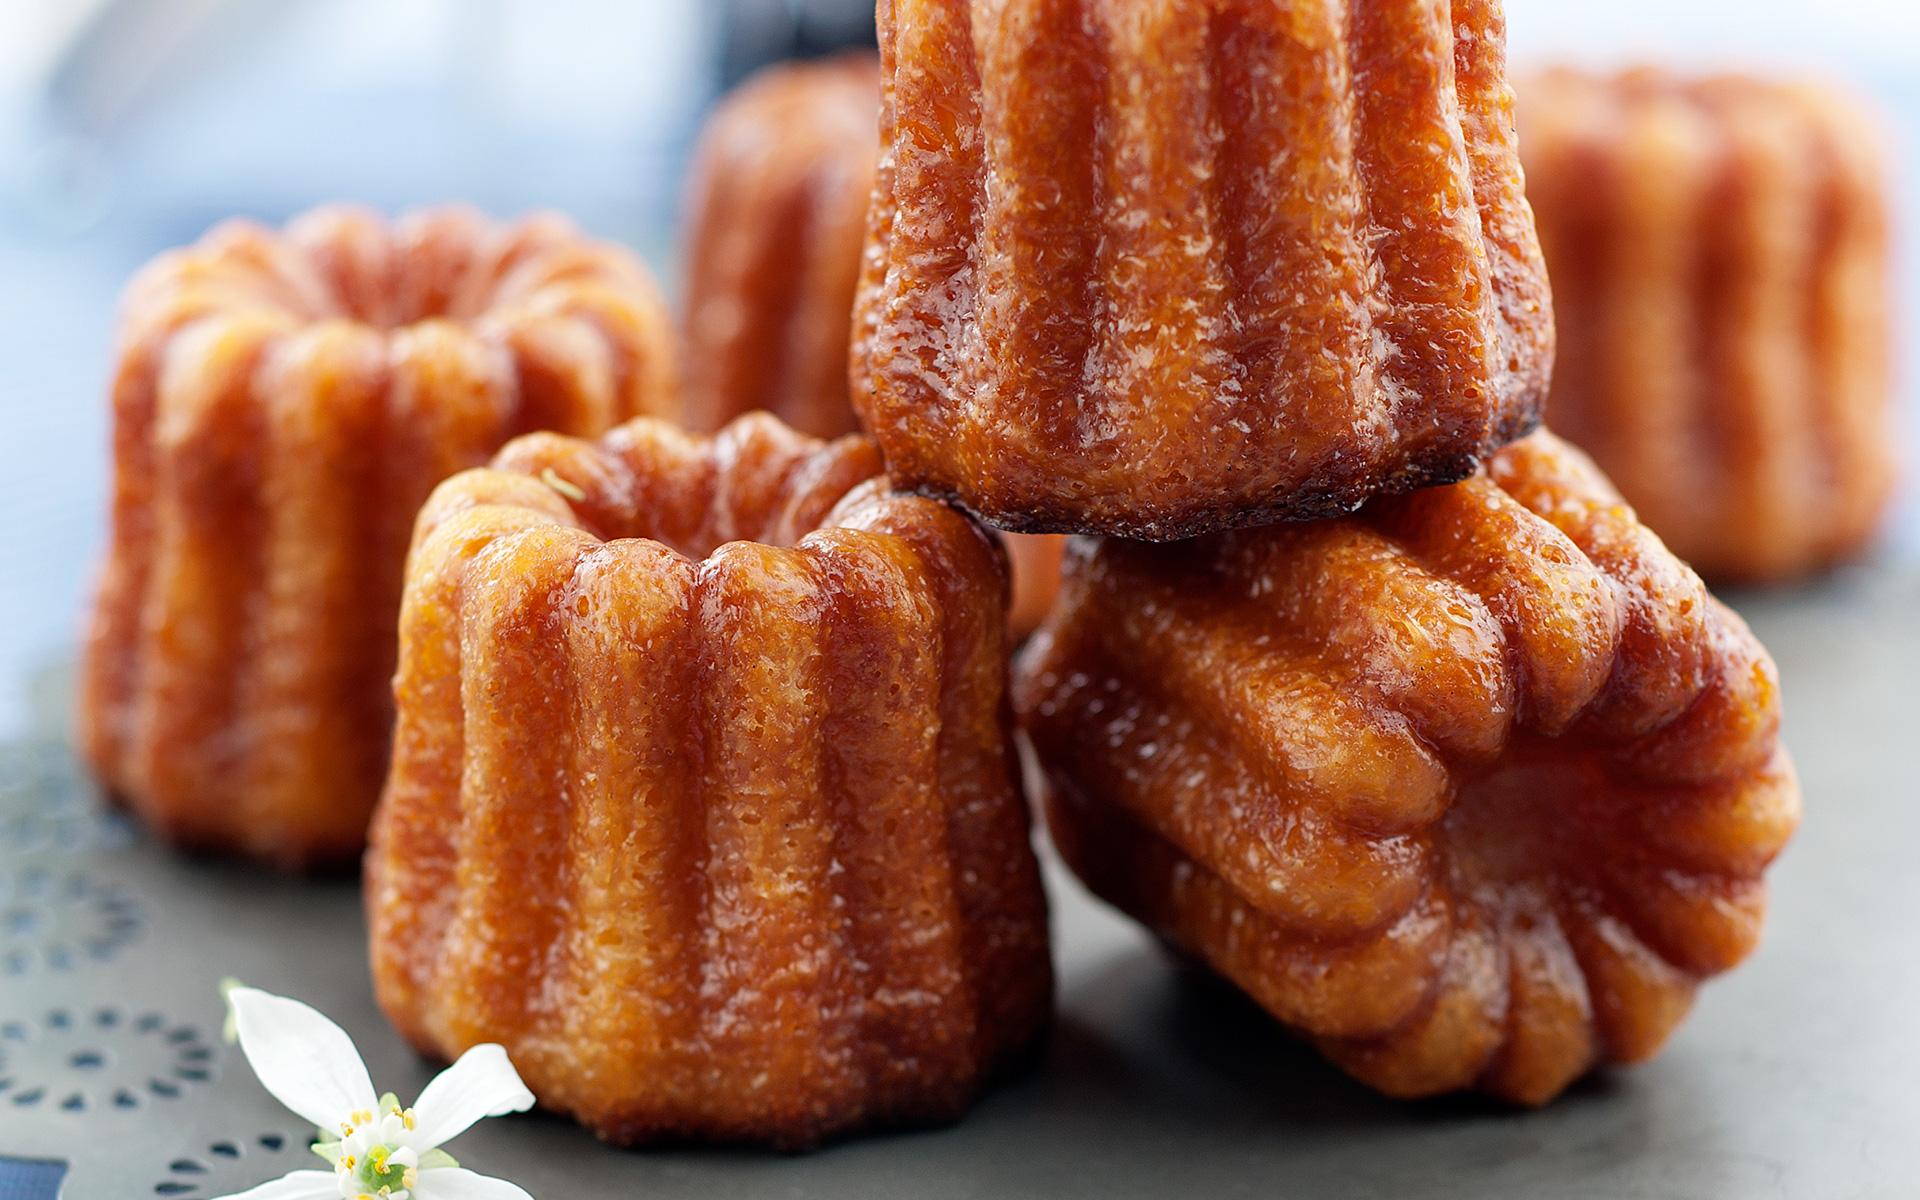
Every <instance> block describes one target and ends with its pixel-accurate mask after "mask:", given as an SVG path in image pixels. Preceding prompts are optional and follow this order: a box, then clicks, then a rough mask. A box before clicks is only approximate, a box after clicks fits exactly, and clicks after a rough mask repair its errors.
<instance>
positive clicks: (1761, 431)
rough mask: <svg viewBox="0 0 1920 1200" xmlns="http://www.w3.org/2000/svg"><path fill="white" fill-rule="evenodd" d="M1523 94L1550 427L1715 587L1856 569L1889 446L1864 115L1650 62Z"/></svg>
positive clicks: (1792, 87)
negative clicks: (1546, 324)
mask: <svg viewBox="0 0 1920 1200" xmlns="http://www.w3.org/2000/svg"><path fill="white" fill-rule="evenodd" d="M1519 95H1520V104H1519V113H1520V124H1521V146H1522V147H1523V148H1524V151H1525V158H1526V165H1527V185H1528V191H1529V194H1530V195H1531V197H1532V199H1533V204H1534V208H1535V211H1536V212H1537V213H1538V215H1539V222H1540V240H1541V243H1542V245H1543V246H1544V248H1545V251H1546V257H1547V261H1548V264H1549V266H1550V267H1551V269H1552V274H1553V283H1554V304H1555V308H1556V310H1557V312H1558V316H1559V325H1560V348H1561V349H1560V357H1559V363H1558V366H1557V368H1556V370H1555V372H1554V376H1553V390H1552V395H1551V399H1550V401H1549V410H1550V419H1551V420H1552V422H1553V427H1554V428H1555V429H1556V430H1557V431H1558V432H1560V433H1561V434H1562V435H1564V436H1565V437H1567V438H1568V439H1569V440H1571V441H1574V442H1576V443H1578V444H1579V445H1581V446H1582V447H1584V448H1585V449H1586V450H1587V451H1589V452H1590V453H1591V454H1592V455H1593V456H1594V459H1595V460H1596V461H1597V462H1598V463H1599V464H1600V465H1601V467H1602V468H1604V469H1605V470H1606V471H1607V472H1608V473H1609V474H1610V475H1611V476H1612V477H1613V479H1614V480H1615V482H1617V483H1618V484H1619V486H1620V490H1621V492H1622V493H1623V494H1624V495H1625V496H1626V497H1627V499H1628V500H1630V501H1631V502H1632V503H1633V505H1634V507H1635V508H1636V509H1637V510H1638V511H1639V512H1640V515H1641V517H1642V518H1643V519H1644V520H1645V521H1646V522H1647V524H1648V525H1650V526H1652V527H1653V529H1654V530H1655V531H1656V532H1658V533H1659V534H1660V536H1661V537H1662V538H1664V539H1665V540H1666V541H1667V543H1668V544H1669V545H1671V546H1672V547H1673V549H1674V552H1675V553H1677V554H1679V555H1680V556H1681V557H1682V558H1684V559H1686V560H1687V561H1688V562H1690V563H1692V564H1693V565H1694V566H1695V567H1696V568H1698V569H1699V570H1700V572H1701V573H1702V574H1704V575H1706V576H1707V577H1708V578H1710V579H1725V580H1753V581H1759V580H1778V579H1784V578H1789V577H1793V576H1796V575H1803V574H1806V573H1808V572H1810V571H1813V570H1817V569H1819V568H1820V567H1823V566H1826V565H1830V564H1832V563H1834V562H1835V561H1837V560H1840V559H1844V558H1847V557H1849V556H1852V555H1855V554H1857V553H1858V552H1860V551H1861V550H1862V549H1863V548H1864V547H1865V546H1866V544H1867V543H1868V542H1870V541H1871V539H1872V536H1873V533H1874V531H1875V529H1876V527H1877V525H1878V522H1879V518H1880V517H1881V515H1882V514H1883V512H1884V511H1885V509H1886V504H1887V498H1888V495H1889V492H1890V489H1891V483H1892V478H1893V473H1894V472H1893V462H1892V447H1893V446H1894V444H1895V443H1896V441H1897V438H1896V436H1895V432H1894V430H1893V429H1892V424H1893V406H1892V397H1893V394H1892V388H1891V386H1890V377H1889V356H1890V355H1889V350H1890V340H1891V328H1890V324H1889V312H1888V309H1889V273H1890V271H1891V267H1892V257H1891V251H1890V249H1889V245H1888V229H1887V224H1888V222H1887V211H1886V209H1887V199H1886V196H1885V183H1884V181H1883V178H1882V176H1883V169H1882V165H1881V162H1880V150H1879V146H1878V138H1877V133H1876V130H1875V129H1874V126H1873V122H1872V119H1871V118H1870V117H1869V116H1868V115H1867V114H1866V113H1865V112H1864V111H1862V110H1861V109H1860V108H1859V107H1858V106H1857V105H1856V104H1855V102H1853V101H1852V100H1850V99H1848V98H1847V97H1845V96H1844V95H1842V94H1839V93H1836V92H1834V91H1831V90H1828V89H1826V88H1823V87H1818V86H1813V85H1805V84H1798V83H1783V82H1771V81H1767V80H1760V79H1752V78H1743V77H1737V76H1721V77H1711V78H1699V79H1687V78H1680V77H1676V76H1674V75H1670V74H1667V73H1664V72H1660V71H1655V70H1650V69H1640V70H1634V71H1629V72H1626V73H1623V74H1618V75H1588V74H1583V73H1580V72H1577V71H1573V70H1568V69H1560V70H1553V71H1548V72H1545V73H1542V74H1539V75H1535V76H1531V77H1529V78H1527V79H1525V80H1524V81H1522V83H1521V84H1520V85H1519Z"/></svg>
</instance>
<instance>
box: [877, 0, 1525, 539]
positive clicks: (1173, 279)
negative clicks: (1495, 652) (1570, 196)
mask: <svg viewBox="0 0 1920 1200" xmlns="http://www.w3.org/2000/svg"><path fill="white" fill-rule="evenodd" d="M879 30H880V49H881V76H882V108H881V147H882V157H881V161H880V167H879V175H878V179H877V182H876V186H875V193H874V206H873V209H872V214H871V221H870V233H869V238H868V249H867V258H866V263H865V267H864V269H863V276H862V290H861V296H860V303H859V307H858V309H857V310H856V315H855V345H854V353H853V376H854V403H855V405H856V407H858V409H859V411H860V412H861V414H862V417H863V419H864V422H865V424H866V427H867V428H868V429H869V430H870V431H871V432H872V434H873V435H874V437H875V438H876V439H877V440H878V441H879V442H880V445H881V448H882V449H883V450H884V451H885V453H886V455H887V460H888V467H889V470H890V471H891V472H892V473H893V475H894V477H895V479H896V481H897V482H899V483H900V484H901V485H902V486H905V487H911V488H916V489H920V490H924V491H926V492H929V493H932V494H938V495H943V496H950V497H955V498H957V499H958V500H960V501H961V502H962V503H963V504H965V505H966V506H967V507H969V508H970V509H972V510H974V511H975V512H977V513H979V514H981V515H982V516H983V517H984V518H985V519H987V520H988V521H990V522H992V523H994V524H996V525H999V526H1001V527H1002V528H1006V529H1011V530H1022V531H1030V532H1031V531H1055V532H1100V533H1109V534H1119V535H1124V536H1130V537H1136V538H1148V539H1155V540H1159V539H1170V538H1178V537H1184V536H1189V535H1193V534H1198V533H1203V532H1206V531H1208V530H1211V529H1218V528H1223V527H1228V526H1237V525H1257V524H1262V523H1266V522H1270V521H1273V520H1276V519H1283V518H1304V517H1320V516H1326V515H1329V514H1335V513H1341V512H1345V511H1347V510H1350V509H1351V508H1353V507H1354V506H1356V505H1358V504H1359V503H1361V502H1362V501H1364V500H1365V499H1366V498H1368V497H1369V496H1372V495H1375V494H1378V493H1382V492H1398V491H1404V490H1406V489H1408V488H1412V487H1418V486H1422V485H1426V484H1432V483H1444V482H1449V481H1452V480H1456V479H1459V478H1461V477H1462V476H1464V475H1466V474H1468V473H1470V472H1471V471H1472V470H1473V468H1474V467H1475V465H1476V464H1477V463H1478V461H1479V459H1480V458H1481V456H1483V455H1484V454H1486V453H1488V452H1489V451H1491V450H1493V449H1494V448H1496V447H1498V446H1500V445H1502V444H1504V443H1505V442H1507V441H1509V440H1511V439H1513V438H1515V437H1518V436H1520V435H1522V434H1524V433H1525V432H1527V431H1528V430H1529V429H1530V428H1532V427H1533V425H1534V423H1535V422H1536V421H1537V419H1538V415H1539V410H1540V406H1541V405H1542V403H1543V402H1544V401H1545V398H1546V386H1547V377H1548V372H1549V368H1550V365H1551V359H1552V341H1553V330H1552V321H1551V318H1550V313H1549V302H1548V296H1547V287H1546V276H1545V272H1544V270H1543V268H1542V264H1541V262H1540V257H1539V248H1538V245H1537V243H1536V241H1535V238H1534V232H1533V220H1532V217H1531V215H1530V213H1529V211H1528V209H1527V204H1526V200H1525V197H1524V195H1523V187H1522V181H1521V175H1520V166H1519V160H1518V157H1517V155H1516V152H1515V148H1514V143H1513V136H1512V96H1511V92H1510V90H1509V88H1508V85H1507V81H1506V74H1505V48H1504V42H1505V28H1504V17H1503V15H1502V12H1501V8H1500V5H1499V3H1497V0H1456V2H1455V3H1454V4H1452V5H1451V6H1448V5H1436V4H1433V3H1429V2H1428V0H1359V2H1357V3H1354V4H1351V5H1347V6H1344V7H1342V6H1327V5H1308V4H1274V3H1230V4H1220V3H1216V2H1212V0H1153V2H1146V3H1132V4H1113V3H1105V2H1102V0H1068V2H1065V3H1055V2H1051V0H912V2H909V0H886V2H884V3H882V4H881V5H880V6H879Z"/></svg>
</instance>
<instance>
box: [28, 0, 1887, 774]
mask: <svg viewBox="0 0 1920 1200" xmlns="http://www.w3.org/2000/svg"><path fill="white" fill-rule="evenodd" d="M1507 7H1508V14H1509V21H1510V26H1511V42H1512V49H1513V54H1514V57H1515V59H1516V61H1517V62H1518V63H1523V64H1524V63H1527V62H1537V61H1541V60H1544V59H1549V58H1574V59H1577V60H1580V61H1585V62H1589V63H1595V64H1605V63H1609V62H1617V61H1624V60H1627V59H1641V58H1651V59H1655V60H1659V61H1666V62H1672V63H1678V64H1682V65H1696V64H1712V65H1736V66H1737V65H1749V64H1761V65H1768V66H1782V67H1787V68H1790V69H1798V70H1808V71H1814V72H1817V73H1823V74H1827V75H1831V76H1836V77H1840V78H1843V79H1846V80H1849V81H1850V82H1852V83H1853V84H1854V85H1855V86H1856V87H1858V88H1859V89H1860V90H1862V91H1864V92H1866V93H1867V94H1869V95H1871V96H1873V97H1875V98H1877V99H1878V100H1879V101H1880V103H1881V104H1882V106H1883V107H1884V108H1885V109H1886V110H1887V111H1888V113H1889V114H1890V115H1891V121H1890V126H1891V129H1892V132H1893V134H1894V137H1895V146H1896V151H1897V153H1898V156H1899V158H1900V159H1901V160H1902V161H1903V162H1904V163H1909V164H1910V163H1913V162H1915V161H1920V144H1917V141H1916V139H1917V138H1920V78H1916V72H1915V67H1916V65H1920V48H1917V47H1920V3H1915V2H1914V0H1824V2H1816V0H1692V2H1688V0H1610V2H1609V3H1606V4H1575V3H1569V2H1568V0H1508V6H1507ZM871 18H872V12H871V6H870V4H868V3H866V2H865V0H844V2H841V3H835V2H833V0H821V2H818V3H812V2H805V0H734V2H732V3H721V2H720V0H273V2H252V0H0V736H7V735H10V734H12V733H14V732H16V731H17V730H18V729H19V728H20V727H21V726H22V725H24V723H25V722H26V720H27V712H28V708H29V701H28V694H27V693H28V685H27V683H26V681H27V680H28V679H30V678H31V677H33V676H35V675H36V674H38V673H41V672H44V671H45V670H47V669H49V668H51V667H55V666H57V665H58V664H60V663H62V662H64V661H66V659H67V658H68V657H69V656H70V653H71V645H72V641H73V638H74V635H75V631H76V629H77V626H78V622H79V618H80V612H81V608H82V604H83V597H84V595H85V590H86V586H87V581H88V577H89V575H90V572H91V569H92V561H93V557H94V554H95V552H96V549H97V547H98V545H99V543H100V541H101V538H102V535H103V532H104V524H103V516H102V509H103V498H104V496H105V494H106V489H107V449H106V447H107V432H108V431H107V410H106V405H105V400H104V388H105V379H106V375H107V371H108V367H109V353H110V345H111V339H112V325H113V315H114V304H115V297H116V293H117V291H118V289H119V287H120V285H121V284H122V283H123V282H124V280H125V279H126V278H127V276H128V275H130V274H131V273H132V272H133V271H134V270H135V269H136V268H138V266H139V265H140V264H141V263H142V262H144V261H145V260H146V259H148V258H149V257H151V256H152V255H153V254H155V253H156V252H158V251H160V250H162V249H164V248H166V247H169V246H173V245H178V244H180V243H183V242H187V241H190V240H192V239H193V238H195V237H197V236H198V235H199V234H200V233H201V232H202V231H204V230H205V229H206V228H207V227H208V226H209V225H211V224H213V223H215V222H217V221H218V220H220V219H221V218H223V217H226V216H230V215H234V214H244V215H248V216H252V217H256V218H260V219H262V220H266V221H269V222H278V221H280V220H283V219H284V218H286V217H287V216H289V215H291V214H293V213H296V212H298V211H300V210H302V209H304V208H307V207H309V206H311V205H313V204H315V203H319V202H322V201H327V200H342V199H344V200H356V201H362V202H366V203H369V204H372V205H374V206H376V207H379V208H382V209H385V210H388V211H394V210H399V209H403V208H406V207H410V206H413V205H416V204H421V203H427V202H432V201H440V200H466V201H470V202H472V203H475V204H477V205H479V206H480V207H482V208H484V209H487V210H490V211H492V212H495V213H497V214H500V215H510V214H513V213H517V212H520V211H523V210H525V209H528V208H535V207H551V208H558V209H561V210H563V211H566V212H568V213H570V214H572V215H573V216H574V217H575V218H576V219H578V220H579V221H580V222H581V223H582V224H583V225H584V226H586V227H587V228H588V229H589V230H591V231H592V232H594V233H596V234H598V235H600V236H603V237H608V238H612V239H615V240H619V241H623V242H626V243H628V244H630V245H633V246H635V247H636V248H638V249H639V250H640V251H641V253H642V254H643V255H644V256H645V257H646V258H647V259H648V260H649V261H650V262H651V263H652V264H653V266H654V267H655V269H656V270H657V271H659V272H660V274H661V275H662V276H663V277H664V278H666V279H667V280H668V281H669V284H670V285H671V281H672V278H673V274H674V263H673V259H672V252H673V230H674V227H675V224H676V219H677V213H676V210H677V207H678V201H679V196H680V185H681V172H682V168H683V165H684V162H685V159H686V157H687V153H688V150H689V148H690V146H691V142H692V138H693V134H694V131H695V129H696V127H697V124H698V121H699V119H700V116H701V114H702V112H703V111H704V110H705V108H706V107H707V106H708V105H709V104H710V103H711V102H712V100H713V98H714V97H715V96H716V95H717V94H718V92H719V91H720V90H721V89H722V88H723V86H724V85H725V84H726V83H727V82H728V81H730V80H732V79H735V78H738V77H739V75H741V74H742V73H744V72H745V71H746V70H748V69H750V68H751V67H752V66H753V65H755V64H756V63H758V62H761V61H764V60H766V59H768V58H771V57H776V56H780V55H784V54H787V53H794V52H808V51H812V50H820V49H827V48H830V47H831V46H833V45H835V44H838V43H841V42H844V41H846V40H849V39H858V38H859V37H860V36H862V31H863V29H865V28H870V23H871ZM1913 195H1914V191H1913V189H1912V188H1910V187H1907V186H1905V183H1904V181H1903V184H1902V197H1903V208H1904V210H1905V212H1906V214H1907V219H1906V220H1904V221H1903V227H1904V229H1906V230H1912V229H1914V228H1920V220H1915V219H1914V218H1915V217H1920V206H1916V205H1915V204H1914V203H1913ZM1903 253H1904V254H1905V255H1906V258H1907V263H1906V270H1905V279H1906V280H1907V281H1913V280H1915V279H1916V278H1920V276H1917V275H1916V270H1915V266H1916V264H1915V261H1914V259H1913V256H1912V246H1911V242H1910V241H1909V242H1908V243H1907V244H1906V245H1905V246H1903ZM1914 290H1915V289H1914V288H1912V287H1911V286H1907V287H1905V288H1904V291H1906V292H1907V293H1908V294H1911V293H1913V291H1914ZM1915 308H1916V306H1915V305H1912V304H1907V305H1906V306H1904V310H1903V316H1904V318H1905V320H1906V325H1905V327H1906V328H1907V329H1909V330H1911V329H1912V328H1913V321H1914V318H1915ZM1904 365H1905V364H1903V366H1904ZM1903 378H1906V379H1908V380H1910V379H1911V375H1910V373H1908V374H1906V375H1903ZM1910 408H1911V406H1909V409H1910ZM1914 429H1915V422H1914V421H1913V420H1912V419H1911V417H1910V416H1909V418H1908V419H1907V422H1906V425H1905V430H1906V433H1905V438H1906V441H1907V444H1908V446H1909V452H1908V455H1907V459H1908V462H1909V463H1912V462H1915V461H1920V453H1916V451H1920V445H1916V439H1915V436H1914ZM1902 505H1903V508H1902V512H1901V514H1900V516H1899V518H1898V519H1897V521H1896V530H1895V532H1894V534H1893V535H1892V537H1891V538H1890V541H1889V546H1888V549H1887V551H1886V553H1887V554H1888V555H1890V556H1900V557H1904V558H1907V559H1913V558H1916V557H1920V520H1916V511H1915V509H1916V506H1915V504H1914V493H1913V489H1912V488H1909V489H1908V490H1907V492H1906V493H1905V495H1904V496H1903V499H1902Z"/></svg>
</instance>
